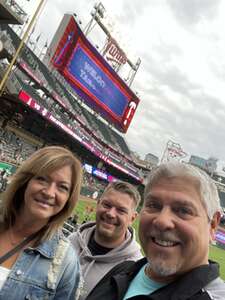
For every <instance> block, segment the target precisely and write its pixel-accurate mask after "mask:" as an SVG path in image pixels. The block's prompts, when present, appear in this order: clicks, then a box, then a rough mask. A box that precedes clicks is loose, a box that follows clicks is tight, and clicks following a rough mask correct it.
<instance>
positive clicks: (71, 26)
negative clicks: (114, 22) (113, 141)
mask: <svg viewBox="0 0 225 300" xmlns="http://www.w3.org/2000/svg"><path fill="white" fill-rule="evenodd" d="M51 63H52V65H53V66H54V67H55V68H56V69H57V70H58V71H59V72H60V73H61V74H62V75H63V77H64V78H65V79H66V80H67V81H68V82H69V83H70V85H71V86H72V88H73V89H74V91H75V92H76V93H77V94H78V95H79V96H80V97H81V98H82V99H83V100H84V102H85V103H86V104H87V105H88V106H90V107H91V108H92V109H93V110H95V111H97V112H99V113H100V115H101V116H102V117H103V118H105V119H106V120H107V121H109V122H110V123H112V124H113V125H114V126H115V127H116V128H117V129H118V130H120V131H121V132H123V133H125V132H126V131H127V129H128V127H129V125H130V123H131V120H132V118H133V116H134V113H135V111H136V109H137V106H138V103H139V98H138V97H137V96H136V95H135V93H134V92H133V91H132V90H131V89H130V88H129V87H128V86H127V84H126V83H125V82H124V81H123V80H122V79H121V78H120V77H119V75H118V74H117V73H116V72H115V71H114V69H113V68H112V67H111V66H110V65H109V64H108V62H107V61H106V60H105V59H104V57H103V56H102V55H101V54H100V53H99V52H98V51H97V50H96V49H95V47H93V45H92V44H91V43H90V42H89V41H88V40H87V38H86V37H85V35H84V34H83V32H82V30H81V29H80V27H79V26H78V24H77V22H76V21H75V19H74V17H73V16H70V17H69V19H68V23H67V26H65V30H64V32H63V33H62V35H61V38H60V39H59V42H58V44H57V46H56V50H55V52H54V54H53V56H52V60H51Z"/></svg>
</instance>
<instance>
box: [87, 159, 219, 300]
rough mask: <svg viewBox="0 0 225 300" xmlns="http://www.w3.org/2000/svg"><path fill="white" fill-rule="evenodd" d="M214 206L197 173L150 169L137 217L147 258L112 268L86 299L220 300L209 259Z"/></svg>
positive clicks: (213, 191)
mask: <svg viewBox="0 0 225 300" xmlns="http://www.w3.org/2000/svg"><path fill="white" fill-rule="evenodd" d="M219 203H220V202H219V196H218V192H217V188H216V185H215V184H214V183H213V181H212V179H211V178H210V177H209V176H208V175H207V174H206V173H204V172H203V171H201V170H200V169H197V168H195V167H193V166H191V165H187V164H182V163H178V162H177V163H168V164H162V165H160V166H159V167H158V168H156V169H155V170H153V171H152V173H151V174H150V178H149V181H148V183H147V185H146V188H145V196H144V207H143V209H142V211H141V213H140V226H139V237H140V241H141V244H142V247H143V250H144V253H145V255H146V258H144V259H142V260H139V261H137V262H136V263H131V262H130V263H128V262H124V263H122V264H120V265H118V266H116V267H115V268H114V269H112V270H111V271H110V272H109V273H108V274H107V275H106V276H105V278H104V279H102V280H101V281H100V282H99V284H98V285H97V286H96V287H95V288H94V289H93V290H92V292H91V293H90V294H89V296H88V297H87V300H95V299H96V300H97V299H107V300H115V299H117V300H122V299H123V300H126V299H132V300H135V299H152V300H153V299H165V300H172V299H179V300H182V299H185V300H210V299H216V300H224V299H225V298H224V297H225V283H224V282H223V281H222V279H220V277H219V266H218V264H217V263H215V262H212V261H209V260H208V254H209V242H210V241H211V240H213V239H214V236H215V232H216V229H217V225H218V223H219V221H220V211H221V208H220V204H219Z"/></svg>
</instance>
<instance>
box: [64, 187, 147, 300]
mask: <svg viewBox="0 0 225 300" xmlns="http://www.w3.org/2000/svg"><path fill="white" fill-rule="evenodd" d="M139 202H140V194H139V193H138V191H137V190H136V189H135V188H134V187H133V186H132V185H131V184H129V183H127V182H123V181H116V182H113V183H110V184H109V185H108V186H107V187H106V189H105V191H104V193H103V194H102V196H101V198H100V200H99V201H98V203H97V206H96V222H89V223H86V224H84V225H82V226H81V227H80V228H79V229H78V231H77V232H75V233H73V234H72V235H71V236H70V237H69V238H70V241H71V243H72V244H73V246H74V248H75V250H76V252H77V253H78V255H79V257H80V264H81V270H82V274H83V278H84V287H83V291H82V293H81V297H80V299H79V300H84V299H85V298H86V297H87V296H88V294H89V293H90V292H91V290H92V289H93V288H94V287H95V286H96V284H97V283H98V282H99V281H100V280H101V279H102V277H103V276H104V275H105V274H106V273H107V272H108V271H109V270H110V269H112V268H113V267H114V266H115V265H117V264H118V263H120V262H123V261H126V260H133V261H136V260H138V259H140V258H141V257H142V254H141V250H140V246H139V244H138V243H137V242H136V240H135V232H134V229H133V228H132V227H131V224H132V222H133V221H134V220H135V218H136V216H137V212H136V208H137V206H138V204H139Z"/></svg>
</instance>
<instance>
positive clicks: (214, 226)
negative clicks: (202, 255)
mask: <svg viewBox="0 0 225 300" xmlns="http://www.w3.org/2000/svg"><path fill="white" fill-rule="evenodd" d="M220 218H221V214H220V212H219V211H217V212H216V213H215V214H214V216H213V218H212V220H211V222H210V242H213V241H214V240H215V234H216V230H217V227H218V225H219V223H220Z"/></svg>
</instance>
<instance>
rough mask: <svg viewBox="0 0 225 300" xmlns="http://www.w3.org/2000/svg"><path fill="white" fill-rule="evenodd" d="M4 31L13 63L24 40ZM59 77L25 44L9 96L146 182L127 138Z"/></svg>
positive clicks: (9, 85) (7, 53)
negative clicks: (136, 163)
mask: <svg viewBox="0 0 225 300" xmlns="http://www.w3.org/2000/svg"><path fill="white" fill-rule="evenodd" d="M0 30H1V32H4V34H5V35H7V38H8V43H6V44H5V45H4V55H5V58H7V59H8V60H11V58H12V55H13V52H14V51H15V48H17V47H18V45H19V42H20V39H19V37H18V36H17V34H16V33H15V32H14V31H13V30H12V29H11V28H10V27H9V26H8V25H2V24H0ZM9 41H10V42H9ZM57 77H58V76H57V73H56V71H52V70H50V69H48V68H47V67H46V66H45V65H44V64H43V63H42V61H41V60H40V59H39V58H38V57H37V56H36V55H35V54H34V53H33V51H32V50H31V49H29V48H28V47H27V46H26V45H24V48H23V50H22V53H21V55H20V57H19V58H18V60H17V62H16V68H15V69H14V71H13V72H12V73H11V77H10V80H8V82H7V90H8V94H12V95H14V97H15V98H17V100H19V101H21V102H23V105H25V106H29V108H30V109H33V110H35V111H36V112H37V113H38V114H39V115H41V117H42V118H44V119H45V120H46V121H49V122H50V123H52V124H53V125H54V126H57V127H59V128H60V129H61V130H63V131H64V132H65V133H66V134H67V135H69V136H70V138H71V137H72V138H73V139H76V141H78V142H79V143H80V144H81V145H83V146H84V147H85V148H86V149H88V150H89V151H91V152H92V153H93V154H94V155H96V156H97V157H98V158H100V159H101V160H102V161H104V162H105V163H106V164H108V165H111V166H112V167H113V168H116V169H117V170H119V171H120V172H122V173H125V174H127V175H128V176H131V177H132V178H134V179H135V180H136V181H138V182H142V178H141V176H140V175H139V171H140V169H139V168H138V167H136V166H135V165H134V163H133V161H132V158H131V156H130V150H129V147H128V146H127V144H126V142H125V140H124V138H123V137H122V136H121V135H120V134H118V133H117V132H116V131H114V130H113V129H111V128H110V127H109V126H107V125H106V124H105V123H103V122H102V121H101V120H100V119H98V118H97V117H96V116H95V115H94V114H93V113H91V112H90V111H88V110H87V109H86V108H85V107H84V106H83V105H82V104H81V100H80V98H79V97H76V95H75V94H72V93H71V92H70V90H69V87H68V86H67V85H66V82H63V78H61V77H60V75H59V77H58V78H57Z"/></svg>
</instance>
